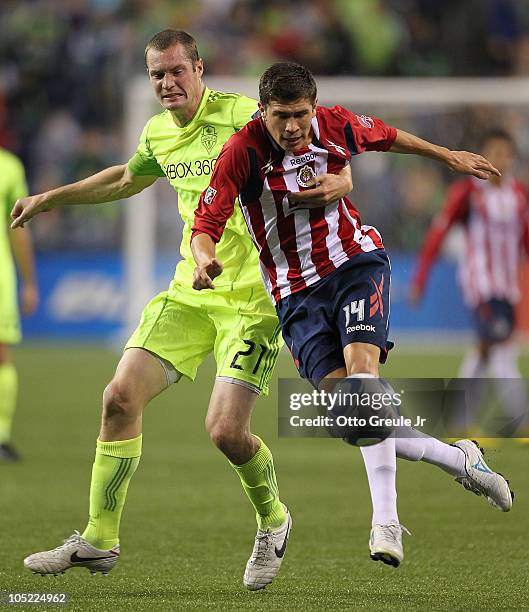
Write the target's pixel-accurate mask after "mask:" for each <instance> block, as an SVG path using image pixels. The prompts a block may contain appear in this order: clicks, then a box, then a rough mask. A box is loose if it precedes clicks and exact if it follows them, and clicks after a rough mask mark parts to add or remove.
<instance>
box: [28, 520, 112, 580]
mask: <svg viewBox="0 0 529 612" xmlns="http://www.w3.org/2000/svg"><path fill="white" fill-rule="evenodd" d="M118 559H119V544H116V546H114V548H111V549H110V550H99V549H98V548H95V546H92V545H91V544H89V543H88V542H87V541H86V540H85V539H83V538H82V537H81V536H80V535H79V532H78V531H76V532H75V533H74V534H73V535H71V536H70V537H69V538H68V539H67V540H64V542H63V543H62V544H61V545H60V546H57V548H54V549H52V550H45V551H43V552H38V553H35V554H33V555H30V556H29V557H26V558H25V559H24V567H26V568H27V569H29V570H31V571H32V572H33V573H34V574H42V575H44V574H54V575H55V576H56V575H57V574H64V572H65V571H66V570H67V569H70V568H71V567H86V568H87V569H89V570H90V573H92V574H95V573H97V572H101V573H102V574H108V572H109V571H110V570H111V569H112V568H113V567H114V565H116V563H117V561H118Z"/></svg>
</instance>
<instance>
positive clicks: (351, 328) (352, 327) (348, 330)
mask: <svg viewBox="0 0 529 612" xmlns="http://www.w3.org/2000/svg"><path fill="white" fill-rule="evenodd" d="M345 331H346V333H348V334H351V333H353V332H355V331H368V332H374V331H376V330H375V326H374V325H364V324H363V323H359V324H358V325H350V326H349V327H346V329H345Z"/></svg>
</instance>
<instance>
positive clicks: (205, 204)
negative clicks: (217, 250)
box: [191, 135, 249, 242]
mask: <svg viewBox="0 0 529 612" xmlns="http://www.w3.org/2000/svg"><path fill="white" fill-rule="evenodd" d="M248 176H249V162H248V155H247V153H246V150H245V149H244V148H243V147H242V146H240V145H239V143H238V141H237V138H236V135H235V136H232V137H231V138H230V140H228V142H227V143H226V144H225V145H224V147H223V149H222V151H221V152H220V155H219V158H218V159H217V161H216V163H215V170H214V171H213V175H212V177H211V181H210V183H209V187H208V188H207V189H206V190H205V191H204V192H203V193H202V195H201V196H200V200H199V202H198V206H197V208H196V210H195V221H194V224H193V229H192V234H191V240H193V238H194V237H195V236H196V235H197V234H208V236H210V237H211V238H212V239H213V240H214V242H219V240H220V239H221V236H222V233H223V232H224V228H225V227H226V223H227V221H228V219H229V218H230V217H231V215H232V214H233V209H234V206H235V200H236V199H237V196H238V195H239V192H240V191H241V189H242V187H243V186H244V184H245V183H246V181H247V179H248Z"/></svg>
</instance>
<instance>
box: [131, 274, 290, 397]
mask: <svg viewBox="0 0 529 612" xmlns="http://www.w3.org/2000/svg"><path fill="white" fill-rule="evenodd" d="M282 346H283V338H282V336H281V328H280V327H279V322H278V320H277V316H276V313H275V309H274V307H273V306H272V303H271V302H270V298H269V297H268V296H267V294H266V292H265V290H264V288H262V287H261V286H260V285H259V286H256V287H252V288H248V289H238V290H237V291H232V292H230V293H223V292H218V291H215V290H206V291H201V292H198V291H194V290H193V289H191V288H188V287H184V286H182V285H180V284H178V283H177V282H176V281H174V280H173V281H172V282H171V285H170V287H169V290H168V291H164V292H163V293H160V294H159V295H157V296H156V297H155V298H154V299H152V300H151V301H150V302H149V304H147V306H146V307H145V309H144V311H143V313H142V316H141V320H140V324H139V326H138V327H137V328H136V330H135V331H134V333H133V334H132V336H131V337H130V339H129V341H128V342H127V344H126V346H125V348H132V347H139V348H144V349H146V350H148V351H150V352H151V353H154V354H155V355H157V356H158V357H161V358H162V359H164V360H166V361H168V362H170V363H171V364H172V365H173V367H174V368H175V369H176V370H177V372H180V373H182V374H183V375H184V376H187V377H188V378H190V379H191V380H194V379H195V376H196V373H197V369H198V366H199V365H200V364H201V363H202V362H203V361H204V359H205V358H206V357H207V355H208V354H209V353H213V355H214V357H215V361H216V362H217V379H218V380H219V379H220V380H226V381H227V382H234V383H236V384H242V385H243V386H248V387H249V388H252V389H255V390H256V391H258V392H260V393H263V394H264V395H266V394H267V393H268V383H269V381H270V377H271V375H272V372H273V369H274V366H275V363H276V361H277V358H278V355H279V351H280V350H281V347H282Z"/></svg>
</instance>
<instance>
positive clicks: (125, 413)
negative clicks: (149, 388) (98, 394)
mask: <svg viewBox="0 0 529 612" xmlns="http://www.w3.org/2000/svg"><path fill="white" fill-rule="evenodd" d="M140 410H141V407H140V406H139V405H138V402H137V401H136V400H135V398H134V393H133V392H132V389H131V388H130V386H129V385H127V384H126V383H124V382H122V381H118V380H115V379H114V380H112V381H111V382H110V383H109V384H108V385H107V387H106V388H105V390H104V391H103V417H104V418H105V419H116V418H118V419H119V418H122V419H123V418H125V419H127V418H135V417H136V416H137V414H138V412H139V411H140Z"/></svg>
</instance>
